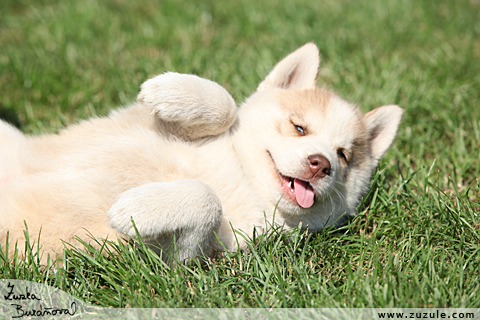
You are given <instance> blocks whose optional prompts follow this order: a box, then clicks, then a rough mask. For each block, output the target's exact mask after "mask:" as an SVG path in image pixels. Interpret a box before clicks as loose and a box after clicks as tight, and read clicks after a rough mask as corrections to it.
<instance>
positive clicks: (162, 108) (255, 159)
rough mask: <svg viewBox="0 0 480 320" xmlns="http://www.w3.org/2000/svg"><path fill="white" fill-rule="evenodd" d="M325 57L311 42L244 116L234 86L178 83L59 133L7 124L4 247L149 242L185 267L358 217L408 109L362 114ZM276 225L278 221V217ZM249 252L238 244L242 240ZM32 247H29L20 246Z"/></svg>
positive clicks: (2, 175) (3, 129)
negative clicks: (294, 230)
mask: <svg viewBox="0 0 480 320" xmlns="http://www.w3.org/2000/svg"><path fill="white" fill-rule="evenodd" d="M318 63H319V58H318V51H317V48H316V47H315V45H313V44H307V45H305V46H304V47H302V48H300V49H298V50H297V51H295V52H294V53H292V54H291V55H289V56H288V57H287V58H285V59H284V60H282V61H281V62H280V63H279V64H278V65H277V66H276V67H275V68H274V70H273V71H272V72H271V73H270V75H269V76H268V77H267V78H266V79H265V81H264V82H262V83H261V84H260V86H259V88H258V90H257V92H256V93H255V94H254V95H252V96H251V97H250V98H249V99H248V100H247V101H246V102H245V103H244V105H242V107H241V108H240V111H239V112H238V114H237V110H236V106H235V103H234V102H233V99H232V98H231V97H230V96H229V94H228V93H227V92H226V91H225V90H224V89H223V88H221V87H220V86H218V85H217V84H215V83H212V82H210V81H207V80H204V79H200V78H198V77H195V76H188V75H180V74H173V73H167V74H164V75H161V76H158V77H156V78H153V79H151V80H149V81H147V82H145V83H144V84H143V85H142V90H141V92H140V94H139V97H138V101H137V103H135V104H134V105H132V106H131V107H129V108H127V109H123V110H119V111H115V112H113V113H112V114H111V115H110V116H109V117H108V118H99V119H92V120H89V121H83V122H81V123H80V124H78V125H75V126H72V127H70V128H68V129H66V130H64V131H62V132H61V133H60V134H59V135H47V136H40V137H25V136H24V135H23V134H21V133H20V132H19V131H17V130H16V129H14V128H13V127H11V126H9V125H8V124H5V123H1V122H0V152H1V156H0V160H2V162H1V163H2V165H1V167H0V210H1V211H0V236H1V237H2V241H3V242H2V243H5V238H6V233H7V232H8V233H9V238H10V239H11V240H12V239H13V240H15V241H16V240H19V241H22V239H23V238H24V237H23V229H24V221H26V222H27V225H28V228H29V233H30V237H31V238H33V239H35V235H38V233H39V232H40V230H41V245H42V246H43V248H44V249H45V250H48V251H50V252H51V251H53V252H57V253H61V251H62V248H63V244H62V242H61V241H60V239H62V240H64V241H67V242H69V243H73V244H75V243H76V242H75V236H80V237H81V238H84V239H86V234H87V232H88V233H91V234H93V235H94V236H96V237H100V238H105V237H109V238H115V237H116V236H117V235H120V236H121V235H123V234H128V235H130V236H136V235H135V231H134V229H133V226H132V223H131V219H133V220H134V221H135V224H136V227H137V229H138V232H139V233H140V235H142V237H143V238H144V239H146V240H147V241H149V242H152V243H155V244H158V245H160V246H161V247H163V248H165V249H167V250H168V249H169V248H170V246H171V245H172V243H173V241H174V239H175V241H176V243H177V246H176V248H177V249H176V255H177V258H178V259H180V260H183V259H187V258H189V257H192V256H194V255H196V254H206V255H209V254H211V253H212V252H213V251H215V250H219V249H221V248H222V245H221V244H219V243H218V241H217V240H216V237H215V234H218V237H219V238H220V240H221V242H222V244H223V245H224V246H225V247H226V248H227V250H236V249H237V248H240V249H241V248H242V247H243V246H244V241H243V237H241V236H235V235H234V233H233V231H232V227H233V228H235V229H237V230H241V231H243V232H244V233H245V234H246V235H247V236H251V235H252V234H253V229H254V228H255V227H258V228H265V227H266V225H265V224H266V222H265V221H269V222H273V219H274V220H275V222H276V223H279V224H284V225H285V226H286V227H287V228H288V227H296V226H298V225H299V223H302V225H303V226H304V227H305V226H307V225H308V226H309V228H310V229H311V230H316V229H321V228H323V227H325V226H327V225H332V224H333V223H335V222H338V220H339V218H340V217H342V216H343V215H345V214H346V215H353V214H354V213H355V209H356V206H357V205H358V203H359V200H360V198H361V196H362V194H363V193H364V192H365V191H366V190H367V189H368V185H369V179H370V176H371V174H372V171H373V170H374V168H375V166H376V165H377V163H378V160H379V159H380V157H381V156H382V155H383V153H384V152H385V151H386V150H387V148H388V147H389V145H390V143H391V142H392V140H393V138H394V136H395V133H396V130H397V127H398V124H399V121H400V118H401V114H402V110H401V109H400V108H399V107H397V106H386V107H381V108H378V109H376V110H374V111H372V112H370V113H369V114H367V115H365V116H362V115H361V114H360V113H359V111H358V110H357V109H355V108H354V107H353V106H352V105H350V104H349V103H347V102H345V101H343V100H342V99H340V98H339V97H338V96H336V95H335V94H333V93H331V92H328V91H325V90H322V89H318V88H316V87H315V83H316V75H317V69H318ZM274 216H275V217H274ZM237 240H238V242H237ZM19 247H20V248H22V246H21V245H20V246H19Z"/></svg>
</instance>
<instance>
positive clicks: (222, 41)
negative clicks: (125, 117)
mask: <svg viewBox="0 0 480 320" xmlns="http://www.w3.org/2000/svg"><path fill="white" fill-rule="evenodd" d="M308 41H315V42H316V43H317V45H318V46H319V48H320V51H321V56H322V66H321V72H320V77H319V83H320V85H321V86H324V87H327V88H331V89H333V90H335V91H337V92H338V93H339V94H340V95H342V96H343V97H344V98H346V99H348V100H350V101H353V102H355V103H357V104H358V105H360V106H361V108H362V110H363V111H367V110H371V109H373V108H374V107H377V106H380V105H383V104H392V103H395V104H399V105H400V106H402V107H403V108H405V109H406V113H405V116H404V119H403V122H402V125H401V127H400V129H399V133H398V136H397V139H396V141H395V143H394V145H393V146H392V147H391V149H390V151H389V152H388V154H387V155H386V156H385V158H384V159H383V160H382V163H381V166H380V170H379V172H378V173H377V175H376V176H375V177H374V182H373V184H372V189H371V191H370V194H369V196H368V197H366V200H365V201H364V203H363V204H362V205H361V206H360V208H359V215H358V216H357V217H356V218H355V219H354V220H353V221H351V222H350V224H349V225H348V226H346V227H344V228H342V229H341V230H325V231H323V232H320V233H318V234H308V233H305V232H301V231H293V232H292V233H291V234H289V235H285V234H282V233H281V232H279V230H273V231H272V232H271V233H270V234H269V235H267V236H266V237H260V238H259V239H257V240H258V241H256V243H255V244H251V245H250V247H249V249H248V250H247V251H245V252H242V253H239V254H229V255H226V256H225V257H222V258H218V259H216V260H213V261H212V260H209V261H207V262H206V265H205V266H203V267H199V266H196V265H193V266H190V267H185V266H181V267H179V268H174V269H172V268H169V267H168V266H166V265H164V264H163V263H162V262H161V261H160V260H159V259H158V258H157V257H156V256H154V255H152V254H151V252H149V251H148V250H146V251H145V252H144V258H141V257H140V255H139V252H137V251H135V250H133V249H132V246H129V245H125V244H121V243H120V244H118V243H117V244H115V243H112V244H111V245H110V246H106V247H104V249H103V252H99V251H96V250H94V249H92V248H88V247H87V248H86V249H85V250H84V251H79V250H76V249H69V250H67V259H66V261H65V263H64V266H63V268H56V267H44V266H43V267H42V266H39V265H38V263H37V262H36V258H37V256H36V255H35V253H34V252H33V253H32V254H31V257H30V258H31V259H26V260H21V259H18V258H14V257H8V258H7V257H5V255H2V256H1V258H0V277H1V278H5V279H24V280H32V281H36V282H42V283H48V284H50V285H53V286H55V287H58V288H60V289H62V290H64V291H66V292H68V293H70V294H72V295H74V296H76V297H79V298H81V299H82V300H84V301H87V302H92V303H94V304H98V305H102V306H113V307H126V306H128V307H217V306H218V307H472V308H473V307H477V308H478V307H480V271H479V270H480V217H479V215H480V204H479V198H480V182H479V179H478V177H480V164H479V160H478V159H479V157H480V3H479V2H478V1H474V0H471V1H470V0H458V1H448V0H441V1H429V0H421V1H413V0H403V1H394V0H388V1H384V0H373V1H349V0H338V1H337V0H335V1H334V0H326V1H309V0H299V1H286V0H278V1H277V0H265V1H253V0H242V1H229V2H226V1H225V2H223V1H213V0H212V1H193V2H192V1H187V0H165V1H158V2H155V1H150V0H136V1H133V0H132V1H129V0H103V1H98V0H97V1H95V0H84V1H67V0H42V1H33V0H22V1H18V0H3V1H2V2H1V4H0V116H2V117H4V118H7V119H9V120H10V121H12V122H16V123H17V124H18V125H20V126H21V129H22V130H23V131H24V132H26V133H34V134H37V133H44V132H56V131H58V130H59V129H61V128H63V127H64V126H65V125H67V124H70V123H75V122H77V121H79V120H80V119H84V118H87V117H90V116H93V115H105V114H107V113H108V111H109V110H111V109H112V108H115V107H118V106H120V105H126V104H128V103H129V102H132V101H134V100H135V97H136V94H137V93H138V89H139V85H140V84H141V83H142V82H143V81H145V80H146V79H148V78H149V77H152V76H154V75H156V74H159V73H162V72H164V71H177V72H184V73H195V74H197V75H199V76H203V77H207V78H210V79H213V80H215V81H217V82H218V83H220V84H221V85H223V86H224V87H225V88H227V89H228V90H229V92H230V93H231V94H232V95H233V97H234V98H235V99H236V100H237V101H238V102H240V101H242V100H243V99H244V98H245V97H246V96H248V95H249V94H250V93H251V92H253V91H254V90H255V88H256V85H257V84H258V83H259V82H260V81H261V80H262V79H263V77H265V75H266V74H267V73H268V71H269V70H270V68H271V67H272V66H273V65H274V64H275V63H276V62H277V61H278V60H279V59H280V58H281V57H283V56H285V55H286V54H288V53H289V52H291V51H293V50H294V49H296V48H297V47H299V46H300V45H302V44H304V43H306V42H308ZM0 210H1V209H0ZM110 252H111V253H110ZM7 260H10V261H7Z"/></svg>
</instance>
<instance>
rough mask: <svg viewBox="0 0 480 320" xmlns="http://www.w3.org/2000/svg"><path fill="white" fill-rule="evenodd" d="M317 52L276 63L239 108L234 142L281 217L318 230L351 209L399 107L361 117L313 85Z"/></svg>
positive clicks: (305, 50) (390, 134)
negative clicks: (255, 90)
mask: <svg viewBox="0 0 480 320" xmlns="http://www.w3.org/2000/svg"><path fill="white" fill-rule="evenodd" d="M319 62H320V61H319V55H318V49H317V47H316V46H315V45H314V44H313V43H309V44H306V45H305V46H303V47H301V48H299V49H298V50H296V51H295V52H293V53H291V54H290V55H289V56H287V57H286V58H285V59H283V60H282V61H280V62H279V63H278V64H277V65H276V66H275V67H274V69H273V70H272V72H271V73H270V74H269V75H268V76H267V78H266V79H265V80H264V81H263V82H262V83H261V84H260V85H259V87H258V89H257V92H256V93H254V94H253V95H252V96H251V97H250V98H249V99H247V101H246V102H245V103H244V104H243V105H242V107H241V109H240V114H239V125H238V131H237V132H236V135H235V137H236V138H235V146H236V148H237V150H238V154H239V157H240V158H241V161H242V165H243V168H244V170H245V172H246V174H247V175H249V176H250V181H251V183H252V186H253V187H255V188H256V189H257V190H259V192H260V194H261V195H262V196H263V197H264V198H265V199H266V200H267V201H269V202H270V203H271V205H272V206H275V205H277V203H278V206H277V212H279V213H280V214H281V215H282V216H283V217H284V218H285V219H286V221H287V222H291V223H292V224H298V223H299V222H302V224H303V225H304V226H305V225H309V228H310V229H320V228H323V227H325V226H326V225H331V224H333V223H335V222H336V221H337V220H338V219H339V218H340V217H341V216H342V215H344V214H347V215H352V214H354V213H355V210H356V206H357V205H358V203H359V201H360V199H361V197H362V195H363V194H364V193H365V192H366V191H367V190H368V187H369V183H370V177H371V175H372V172H373V170H374V169H375V167H376V166H377V164H378V161H379V159H380V158H381V157H382V155H383V154H384V153H385V151H386V150H387V149H388V147H389V146H390V144H391V143H392V141H393V139H394V137H395V134H396V131H397V128H398V125H399V123H400V120H401V116H402V113H403V109H401V108H400V107H398V106H394V105H390V106H383V107H380V108H377V109H375V110H373V111H371V112H369V113H367V114H366V115H362V114H361V113H360V111H359V110H358V109H357V108H356V107H355V106H353V105H352V104H350V103H348V102H346V101H345V100H343V99H341V98H340V97H339V96H337V95H336V94H334V93H332V92H329V91H326V90H323V89H319V88H317V87H316V77H317V74H318V67H319Z"/></svg>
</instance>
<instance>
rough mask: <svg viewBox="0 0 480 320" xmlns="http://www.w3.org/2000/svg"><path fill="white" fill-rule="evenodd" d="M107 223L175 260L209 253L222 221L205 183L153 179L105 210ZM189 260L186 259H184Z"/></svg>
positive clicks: (123, 194)
mask: <svg viewBox="0 0 480 320" xmlns="http://www.w3.org/2000/svg"><path fill="white" fill-rule="evenodd" d="M108 219H109V225H110V226H111V227H113V228H115V229H116V230H117V231H119V232H121V233H124V234H127V235H129V236H131V237H134V238H136V233H135V229H134V227H133V224H132V222H131V219H133V221H134V222H135V226H136V228H137V230H138V233H139V234H140V236H141V237H142V238H143V239H144V240H145V242H146V243H151V244H155V245H157V246H159V247H161V248H162V249H163V250H164V251H165V252H164V253H163V256H164V257H166V259H165V260H166V261H168V254H169V253H173V254H174V255H175V259H176V260H177V261H178V262H184V261H185V260H186V259H189V258H192V257H195V256H198V255H207V256H208V255H210V254H211V253H212V251H213V247H214V245H215V241H216V236H215V232H216V231H217V230H218V228H219V227H220V224H221V221H222V206H221V203H220V200H219V199H218V197H217V195H216V194H215V192H214V191H213V189H212V188H210V187H209V186H208V185H206V184H204V183H202V182H200V181H198V180H177V181H173V182H154V183H149V184H145V185H142V186H140V187H137V188H133V189H130V190H127V191H125V192H124V193H122V194H121V195H120V198H119V199H118V200H117V202H115V203H114V204H113V206H112V207H111V208H110V210H109V211H108ZM187 262H188V261H187Z"/></svg>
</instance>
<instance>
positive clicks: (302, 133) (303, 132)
mask: <svg viewBox="0 0 480 320" xmlns="http://www.w3.org/2000/svg"><path fill="white" fill-rule="evenodd" d="M294 126H295V129H297V131H298V133H299V134H300V135H301V136H304V135H305V129H304V128H303V127H301V126H297V125H296V124H294Z"/></svg>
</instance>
